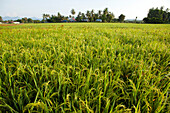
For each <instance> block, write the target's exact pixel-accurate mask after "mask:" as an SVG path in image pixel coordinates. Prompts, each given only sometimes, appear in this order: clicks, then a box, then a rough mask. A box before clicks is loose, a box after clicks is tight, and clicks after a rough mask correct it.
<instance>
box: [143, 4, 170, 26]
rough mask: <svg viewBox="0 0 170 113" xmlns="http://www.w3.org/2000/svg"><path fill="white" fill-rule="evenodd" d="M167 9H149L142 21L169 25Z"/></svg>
mask: <svg viewBox="0 0 170 113" xmlns="http://www.w3.org/2000/svg"><path fill="white" fill-rule="evenodd" d="M169 18H170V16H169V9H168V8H167V9H166V10H165V11H164V7H163V6H162V7H160V9H159V8H158V7H157V8H151V9H149V12H148V15H147V17H145V18H144V19H143V21H144V22H145V23H169V22H170V19H169Z"/></svg>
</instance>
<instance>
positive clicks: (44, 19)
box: [42, 14, 50, 23]
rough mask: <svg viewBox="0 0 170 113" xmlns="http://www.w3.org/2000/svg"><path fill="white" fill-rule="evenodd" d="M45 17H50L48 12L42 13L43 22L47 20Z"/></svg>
mask: <svg viewBox="0 0 170 113" xmlns="http://www.w3.org/2000/svg"><path fill="white" fill-rule="evenodd" d="M47 18H50V15H49V14H43V20H42V21H43V22H44V23H45V22H46V21H47Z"/></svg>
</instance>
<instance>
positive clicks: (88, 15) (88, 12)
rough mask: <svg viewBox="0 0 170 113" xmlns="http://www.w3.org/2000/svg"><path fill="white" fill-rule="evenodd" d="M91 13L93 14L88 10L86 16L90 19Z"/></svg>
mask: <svg viewBox="0 0 170 113" xmlns="http://www.w3.org/2000/svg"><path fill="white" fill-rule="evenodd" d="M90 15H91V14H90V11H89V10H87V13H86V16H87V18H88V19H90Z"/></svg>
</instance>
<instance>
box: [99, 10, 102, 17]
mask: <svg viewBox="0 0 170 113" xmlns="http://www.w3.org/2000/svg"><path fill="white" fill-rule="evenodd" d="M98 15H99V18H101V16H102V11H101V10H99V11H98Z"/></svg>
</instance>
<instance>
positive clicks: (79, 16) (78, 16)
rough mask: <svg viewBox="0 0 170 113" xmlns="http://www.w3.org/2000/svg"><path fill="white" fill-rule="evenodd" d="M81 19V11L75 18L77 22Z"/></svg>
mask: <svg viewBox="0 0 170 113" xmlns="http://www.w3.org/2000/svg"><path fill="white" fill-rule="evenodd" d="M81 19H83V17H82V13H81V12H79V14H78V15H77V18H76V20H77V21H78V22H80V21H81Z"/></svg>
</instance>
